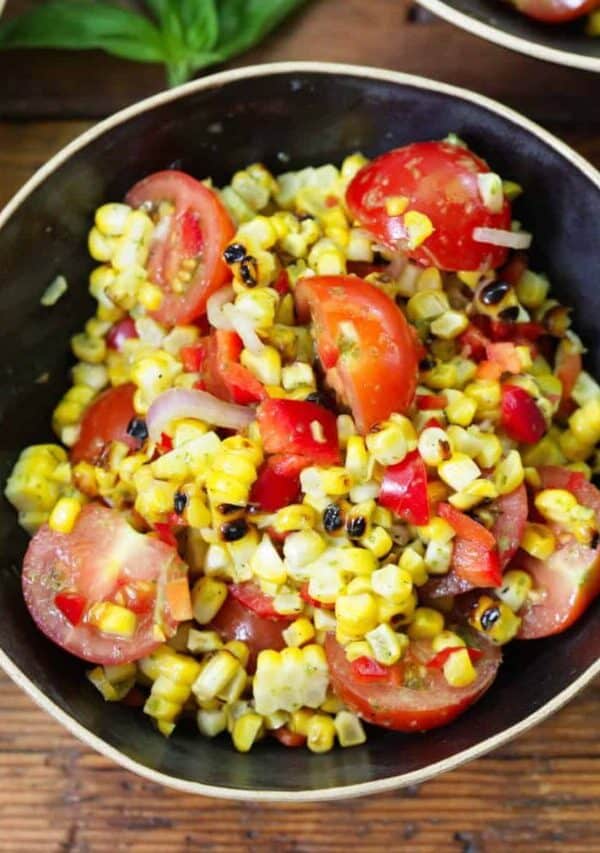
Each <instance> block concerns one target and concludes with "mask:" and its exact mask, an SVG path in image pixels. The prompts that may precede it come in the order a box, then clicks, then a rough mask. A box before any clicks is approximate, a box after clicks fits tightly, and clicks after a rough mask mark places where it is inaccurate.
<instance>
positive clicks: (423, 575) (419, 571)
mask: <svg viewBox="0 0 600 853" xmlns="http://www.w3.org/2000/svg"><path fill="white" fill-rule="evenodd" d="M398 565H399V566H400V568H401V569H402V570H403V571H405V572H408V574H409V575H410V577H411V579H412V582H413V584H414V585H415V586H422V585H423V584H424V583H426V581H427V577H428V575H427V569H426V567H425V560H424V559H423V557H422V555H421V554H419V552H418V551H416V550H415V549H414V548H412V547H411V546H409V547H407V548H405V549H404V551H403V552H402V555H401V557H400V560H399V562H398Z"/></svg>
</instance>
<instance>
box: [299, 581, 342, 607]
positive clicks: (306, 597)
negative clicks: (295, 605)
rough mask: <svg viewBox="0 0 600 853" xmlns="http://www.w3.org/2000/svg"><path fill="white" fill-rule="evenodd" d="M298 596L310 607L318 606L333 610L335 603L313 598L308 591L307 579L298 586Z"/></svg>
mask: <svg viewBox="0 0 600 853" xmlns="http://www.w3.org/2000/svg"><path fill="white" fill-rule="evenodd" d="M300 598H301V599H302V601H305V602H306V603H307V604H310V605H311V606H312V607H320V608H321V609H322V610H335V604H334V602H332V601H319V600H318V599H317V598H313V597H312V595H311V594H310V593H309V591H308V581H307V582H306V583H303V584H302V586H301V587H300Z"/></svg>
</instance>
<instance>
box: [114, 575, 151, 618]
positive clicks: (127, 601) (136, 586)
mask: <svg viewBox="0 0 600 853" xmlns="http://www.w3.org/2000/svg"><path fill="white" fill-rule="evenodd" d="M119 596H120V597H121V599H122V601H124V606H125V607H126V608H127V609H128V610H132V611H133V612H134V613H137V615H138V616H141V615H142V614H143V613H147V612H148V611H149V610H151V609H152V608H153V607H154V603H155V601H156V588H155V585H154V584H151V583H146V582H145V581H141V582H139V583H135V582H134V581H132V582H131V583H126V584H124V585H123V586H120V587H119ZM119 603H121V602H119Z"/></svg>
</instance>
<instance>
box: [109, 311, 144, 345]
mask: <svg viewBox="0 0 600 853" xmlns="http://www.w3.org/2000/svg"><path fill="white" fill-rule="evenodd" d="M130 338H139V335H138V333H137V329H136V327H135V323H134V322H133V320H132V319H131V317H124V318H123V319H122V320H119V322H118V323H114V324H113V325H112V326H111V327H110V329H109V330H108V332H107V333H106V346H107V347H108V348H109V349H114V350H117V352H120V351H121V350H122V349H123V344H124V343H125V341H128V340H129V339H130Z"/></svg>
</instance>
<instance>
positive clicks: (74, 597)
mask: <svg viewBox="0 0 600 853" xmlns="http://www.w3.org/2000/svg"><path fill="white" fill-rule="evenodd" d="M54 603H55V604H56V606H57V607H58V609H59V610H60V612H61V613H62V615H63V616H64V617H65V618H66V619H68V620H69V622H70V623H71V625H79V623H80V622H81V620H82V619H83V614H84V613H85V608H86V607H87V600H86V598H85V597H84V596H83V595H81V593H79V592H59V593H57V594H56V595H55V597H54Z"/></svg>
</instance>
